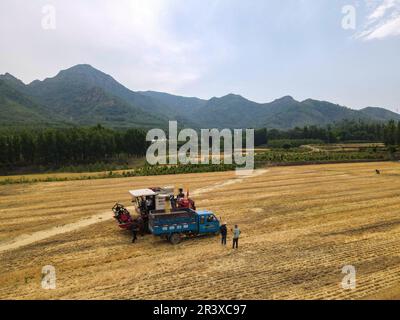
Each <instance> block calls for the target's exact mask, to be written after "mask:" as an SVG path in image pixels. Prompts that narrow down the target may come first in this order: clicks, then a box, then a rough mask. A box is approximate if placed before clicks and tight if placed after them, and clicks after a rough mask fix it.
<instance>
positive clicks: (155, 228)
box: [113, 187, 220, 244]
mask: <svg viewBox="0 0 400 320" xmlns="http://www.w3.org/2000/svg"><path fill="white" fill-rule="evenodd" d="M129 193H130V194H131V195H132V198H133V200H132V202H133V203H134V204H135V211H136V213H137V215H136V216H132V215H131V214H130V212H129V211H128V210H127V209H126V208H125V207H124V206H123V205H121V204H119V203H117V204H115V205H114V207H113V212H114V218H115V219H116V220H117V221H118V224H119V226H120V228H122V229H127V230H130V229H134V230H135V231H136V230H138V231H139V233H141V234H142V235H143V234H145V233H150V234H153V235H154V236H158V237H161V238H163V239H166V240H168V241H170V242H171V243H172V244H177V243H179V242H180V241H181V239H182V238H184V237H195V236H198V235H207V234H218V233H219V229H220V221H219V220H218V218H217V217H216V216H215V215H214V213H212V212H211V211H207V210H200V211H197V210H196V206H195V203H194V201H193V200H192V199H190V198H189V192H188V193H187V195H186V196H185V194H184V193H183V190H182V189H179V194H178V195H177V196H176V197H175V196H174V188H173V187H165V188H160V187H155V188H148V189H140V190H131V191H129Z"/></svg>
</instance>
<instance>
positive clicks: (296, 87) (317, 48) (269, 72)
mask: <svg viewBox="0 0 400 320" xmlns="http://www.w3.org/2000/svg"><path fill="white" fill-rule="evenodd" d="M49 5H50V6H49ZM346 5H350V6H353V8H354V9H355V11H352V8H351V7H350V9H349V7H345V8H344V6H346ZM343 8H344V9H345V10H344V12H345V13H343V12H342V10H343ZM353 12H354V13H355V15H354V17H355V18H356V20H353V19H352V17H353V15H352V14H353ZM343 18H345V20H344V22H345V26H347V29H345V28H343V24H342V22H343V21H342V20H343ZM352 26H354V27H355V29H348V28H349V27H350V28H351V27H352ZM53 27H55V28H53ZM79 63H88V64H91V65H92V66H94V67H96V68H98V69H100V70H102V71H104V72H106V73H108V74H111V75H112V76H113V77H114V78H115V79H116V80H118V81H120V82H121V83H123V84H124V85H126V86H127V87H129V88H130V89H132V90H158V91H166V92H170V93H174V94H180V95H185V96H198V97H202V98H210V97H213V96H223V95H225V94H228V93H231V92H232V93H237V94H241V95H243V96H245V97H247V98H249V99H252V100H255V101H259V102H268V101H271V100H273V99H275V98H278V97H281V96H284V95H292V96H293V97H294V98H296V99H298V100H304V99H306V98H309V97H312V98H315V99H321V100H328V101H332V102H336V103H339V104H342V105H347V106H349V107H352V108H361V107H365V106H383V107H387V108H390V109H392V110H395V111H396V110H398V111H400V0H380V1H377V0H358V1H354V0H337V1H335V0H284V1H282V0H248V1H244V0H242V1H238V0H171V1H169V0H118V1H116V0H114V1H113V0H80V1H71V0H70V1H67V0H53V1H51V0H48V1H42V0H29V1H27V0H1V1H0V73H5V72H9V73H11V74H13V75H15V76H16V77H18V78H20V79H21V80H23V81H24V82H30V81H32V80H34V79H44V78H46V77H52V76H54V75H56V74H57V72H58V71H59V70H60V69H66V68H68V67H71V66H73V65H75V64H79Z"/></svg>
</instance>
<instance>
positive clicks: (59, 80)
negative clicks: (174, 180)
mask: <svg viewBox="0 0 400 320" xmlns="http://www.w3.org/2000/svg"><path fill="white" fill-rule="evenodd" d="M344 119H348V120H358V119H362V120H366V121H387V120H390V119H395V120H400V115H399V114H397V113H394V112H391V111H389V110H386V109H383V108H372V107H368V108H365V109H362V110H353V109H349V108H346V107H343V106H339V105H337V104H333V103H329V102H325V101H317V100H312V99H308V100H305V101H302V102H299V101H296V100H294V99H293V98H292V97H290V96H286V97H283V98H280V99H277V100H275V101H273V102H270V103H263V104H260V103H256V102H253V101H250V100H247V99H246V98H244V97H242V96H239V95H235V94H229V95H226V96H224V97H221V98H212V99H210V100H204V99H199V98H188V97H180V96H175V95H170V94H167V93H162V92H154V91H145V92H135V91H132V90H130V89H128V88H126V87H124V86H123V85H121V84H120V83H118V82H117V81H116V80H115V79H114V78H112V77H111V76H109V75H107V74H105V73H103V72H101V71H99V70H97V69H95V68H93V67H91V66H90V65H76V66H74V67H72V68H69V69H67V70H63V71H60V72H59V73H58V74H57V75H56V76H55V77H53V78H48V79H45V80H43V81H39V80H35V81H33V82H32V83H30V84H28V85H26V84H24V83H23V82H22V81H20V80H19V79H17V78H15V77H14V76H12V75H11V74H8V73H7V74H5V75H0V126H2V127H4V126H71V125H96V124H98V123H100V124H103V125H106V126H110V127H116V128H126V127H144V128H150V127H165V126H166V124H167V121H168V120H177V121H178V122H179V124H180V126H186V127H193V128H261V127H267V128H277V129H288V128H293V127H296V126H299V127H301V126H304V125H319V126H323V125H327V124H329V123H333V122H338V121H341V120H344Z"/></svg>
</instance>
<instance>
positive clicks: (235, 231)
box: [232, 224, 241, 249]
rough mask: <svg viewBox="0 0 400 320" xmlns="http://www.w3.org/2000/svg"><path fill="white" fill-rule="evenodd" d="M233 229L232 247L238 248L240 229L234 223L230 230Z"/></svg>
mask: <svg viewBox="0 0 400 320" xmlns="http://www.w3.org/2000/svg"><path fill="white" fill-rule="evenodd" d="M232 231H233V246H232V249H235V247H236V249H238V248H239V236H240V233H241V232H240V229H239V227H238V225H237V224H236V225H235V228H234V229H233V230H232Z"/></svg>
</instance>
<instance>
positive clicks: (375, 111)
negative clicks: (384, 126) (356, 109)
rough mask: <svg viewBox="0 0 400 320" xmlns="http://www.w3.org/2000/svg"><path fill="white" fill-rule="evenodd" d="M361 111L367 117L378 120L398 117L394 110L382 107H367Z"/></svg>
mask: <svg viewBox="0 0 400 320" xmlns="http://www.w3.org/2000/svg"><path fill="white" fill-rule="evenodd" d="M360 112H361V113H363V114H365V115H366V116H367V117H369V118H374V119H377V120H380V121H388V120H392V119H398V117H399V115H398V114H397V113H395V112H392V111H389V110H387V109H383V108H373V107H367V108H364V109H361V110H360Z"/></svg>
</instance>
